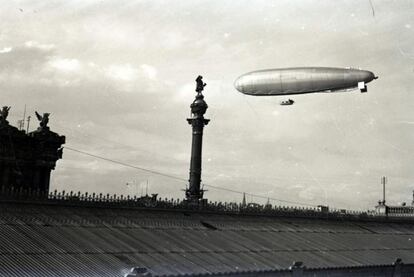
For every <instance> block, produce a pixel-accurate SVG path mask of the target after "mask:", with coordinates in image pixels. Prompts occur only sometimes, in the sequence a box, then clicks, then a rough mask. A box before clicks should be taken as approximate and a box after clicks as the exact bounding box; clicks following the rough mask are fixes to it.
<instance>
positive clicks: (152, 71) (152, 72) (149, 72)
mask: <svg viewBox="0 0 414 277" xmlns="http://www.w3.org/2000/svg"><path fill="white" fill-rule="evenodd" d="M141 69H142V71H143V72H144V74H145V76H147V77H148V78H149V79H151V80H155V79H157V73H158V72H157V69H156V68H155V67H153V66H151V65H148V64H142V65H141Z"/></svg>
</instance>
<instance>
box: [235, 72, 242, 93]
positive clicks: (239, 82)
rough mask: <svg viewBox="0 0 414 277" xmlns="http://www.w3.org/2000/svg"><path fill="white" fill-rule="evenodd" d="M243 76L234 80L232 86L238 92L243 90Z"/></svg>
mask: <svg viewBox="0 0 414 277" xmlns="http://www.w3.org/2000/svg"><path fill="white" fill-rule="evenodd" d="M242 79H243V76H240V77H239V78H237V79H236V81H234V88H235V89H237V90H238V91H240V92H243V80H242Z"/></svg>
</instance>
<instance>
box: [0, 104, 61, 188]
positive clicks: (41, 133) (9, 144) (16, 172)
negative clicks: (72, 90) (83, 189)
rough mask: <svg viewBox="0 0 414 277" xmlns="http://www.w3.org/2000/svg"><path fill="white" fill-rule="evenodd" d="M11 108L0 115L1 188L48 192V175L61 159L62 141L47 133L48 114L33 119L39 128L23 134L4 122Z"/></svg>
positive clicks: (2, 111)
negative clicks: (36, 120) (35, 119)
mask: <svg viewBox="0 0 414 277" xmlns="http://www.w3.org/2000/svg"><path fill="white" fill-rule="evenodd" d="M9 110H10V107H3V108H2V110H1V111H0V187H2V188H10V187H13V188H15V189H30V190H32V191H33V190H40V191H42V192H47V191H49V182H50V173H51V171H52V170H53V169H55V165H56V161H57V160H59V159H61V158H62V148H61V146H62V144H64V143H65V137H64V136H59V135H58V134H57V133H54V132H52V131H50V129H49V127H48V126H47V123H48V117H49V114H46V113H45V114H43V116H41V115H39V114H38V113H37V112H36V115H37V117H38V119H39V121H40V127H39V128H37V130H36V131H34V132H30V133H28V134H27V133H26V132H25V131H24V130H19V129H17V128H16V127H14V126H11V125H10V124H9V122H8V121H7V116H8V112H9Z"/></svg>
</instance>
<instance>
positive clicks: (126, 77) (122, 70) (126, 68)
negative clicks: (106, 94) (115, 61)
mask: <svg viewBox="0 0 414 277" xmlns="http://www.w3.org/2000/svg"><path fill="white" fill-rule="evenodd" d="M105 72H106V76H108V77H109V78H112V79H114V80H118V81H126V82H129V81H133V80H135V79H137V77H138V75H139V71H138V69H137V68H136V67H134V66H132V65H130V64H122V65H110V66H108V67H107V68H106V69H105Z"/></svg>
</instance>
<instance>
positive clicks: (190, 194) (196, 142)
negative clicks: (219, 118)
mask: <svg viewBox="0 0 414 277" xmlns="http://www.w3.org/2000/svg"><path fill="white" fill-rule="evenodd" d="M196 82H197V87H196V92H197V95H196V97H195V100H194V101H193V103H192V104H191V106H190V108H191V114H192V117H191V118H187V121H188V124H190V125H191V126H192V128H193V139H192V146H191V162H190V179H189V188H188V189H186V191H185V196H186V198H187V201H189V202H192V203H198V202H199V200H200V199H202V198H203V192H204V191H203V190H201V189H200V183H201V157H202V145H203V129H204V126H205V125H207V124H208V122H209V121H210V120H209V119H205V118H204V114H205V113H206V111H207V108H208V106H207V103H206V102H205V101H204V96H203V94H202V92H203V89H204V87H205V86H206V84H205V83H203V77H202V76H198V77H197V79H196Z"/></svg>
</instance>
